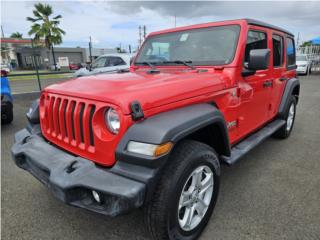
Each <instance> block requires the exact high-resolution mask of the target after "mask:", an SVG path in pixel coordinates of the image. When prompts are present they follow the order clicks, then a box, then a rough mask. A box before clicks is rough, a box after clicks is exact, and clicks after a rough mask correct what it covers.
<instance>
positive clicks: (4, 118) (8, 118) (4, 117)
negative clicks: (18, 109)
mask: <svg viewBox="0 0 320 240" xmlns="http://www.w3.org/2000/svg"><path fill="white" fill-rule="evenodd" d="M12 120H13V110H12V108H11V109H9V110H8V111H7V112H6V113H5V114H2V113H1V124H9V123H11V122H12Z"/></svg>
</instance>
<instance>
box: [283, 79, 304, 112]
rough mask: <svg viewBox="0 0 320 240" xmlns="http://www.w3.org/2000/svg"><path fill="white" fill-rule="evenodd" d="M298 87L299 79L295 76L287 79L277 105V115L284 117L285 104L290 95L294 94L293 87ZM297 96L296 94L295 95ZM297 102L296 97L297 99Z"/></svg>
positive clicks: (286, 104)
mask: <svg viewBox="0 0 320 240" xmlns="http://www.w3.org/2000/svg"><path fill="white" fill-rule="evenodd" d="M297 87H298V89H300V81H299V79H297V78H291V79H289V80H288V81H287V84H286V87H285V89H284V92H283V95H282V99H281V102H280V105H279V110H278V116H279V117H284V116H285V111H286V109H287V106H288V104H289V100H290V97H291V96H292V95H295V94H294V92H293V91H294V89H295V88H297ZM297 97H298V96H297ZM297 103H298V99H297Z"/></svg>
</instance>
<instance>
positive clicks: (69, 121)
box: [12, 19, 300, 239]
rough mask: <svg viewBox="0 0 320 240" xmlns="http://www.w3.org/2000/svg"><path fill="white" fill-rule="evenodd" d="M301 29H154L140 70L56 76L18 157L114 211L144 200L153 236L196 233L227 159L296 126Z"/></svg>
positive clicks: (83, 202) (31, 115)
mask: <svg viewBox="0 0 320 240" xmlns="http://www.w3.org/2000/svg"><path fill="white" fill-rule="evenodd" d="M295 69H296V65H295V46H294V36H293V35H292V34H291V33H290V32H288V31H286V30H284V29H281V28H279V27H276V26H272V25H269V24H266V23H263V22H260V21H256V20H251V19H243V20H234V21H224V22H214V23H207V24H199V25H193V26H188V27H180V28H174V29H169V30H165V31H159V32H154V33H151V34H150V35H149V36H148V38H147V39H146V41H145V42H144V44H143V46H142V47H141V49H140V51H139V53H138V54H137V56H136V58H135V59H134V61H133V63H132V66H131V68H130V71H129V72H122V73H117V74H103V75H95V76H88V77H85V78H81V79H73V80H70V81H66V82H62V83H59V84H55V85H52V86H50V87H47V88H46V89H45V90H44V91H43V92H42V94H41V97H40V99H39V100H38V101H36V102H34V103H33V105H32V107H31V108H30V110H29V112H28V113H27V118H28V120H29V123H30V124H29V125H28V127H27V128H26V129H24V130H21V131H20V132H18V133H17V134H16V136H15V139H16V143H15V144H14V146H13V147H12V154H13V158H14V161H15V163H16V164H17V165H18V166H19V167H21V168H23V169H25V170H27V171H28V172H30V173H31V174H32V175H34V176H35V177H36V178H37V179H38V180H40V181H41V182H42V183H43V184H44V185H46V186H47V187H48V188H49V189H50V190H51V191H52V192H53V194H54V195H55V196H56V197H58V198H59V199H61V200H62V201H64V202H66V203H68V204H70V205H73V206H77V207H81V208H86V209H89V210H91V211H95V212H98V213H102V214H105V215H109V216H116V215H119V214H123V213H126V212H128V211H129V210H132V209H134V208H139V207H142V206H143V209H144V213H145V222H146V227H147V229H148V230H149V232H150V233H151V235H152V238H153V239H196V238H197V237H198V236H199V235H200V234H201V232H202V230H203V229H204V227H205V225H206V224H207V222H208V221H209V219H210V216H211V214H212V211H213V209H214V206H215V203H216V201H217V197H218V191H219V179H220V164H221V163H226V164H228V165H232V164H234V163H235V162H237V161H238V160H239V159H240V158H241V157H242V156H243V155H244V154H246V153H247V152H248V151H250V150H251V149H252V148H254V147H255V146H257V145H258V144H260V143H261V142H262V141H263V140H264V139H266V138H267V137H269V136H276V137H279V138H287V137H288V136H289V135H290V132H291V131H292V127H293V123H294V119H295V113H296V104H297V103H298V98H299V89H300V84H299V80H298V79H297V78H296V71H295Z"/></svg>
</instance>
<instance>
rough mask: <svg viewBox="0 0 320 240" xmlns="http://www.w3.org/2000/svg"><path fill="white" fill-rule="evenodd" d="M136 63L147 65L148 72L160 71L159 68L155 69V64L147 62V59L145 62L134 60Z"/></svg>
mask: <svg viewBox="0 0 320 240" xmlns="http://www.w3.org/2000/svg"><path fill="white" fill-rule="evenodd" d="M136 64H143V65H148V66H149V67H150V68H151V69H150V70H149V71H148V73H159V72H160V70H159V69H157V68H156V67H155V65H153V64H152V63H151V62H147V61H145V62H136Z"/></svg>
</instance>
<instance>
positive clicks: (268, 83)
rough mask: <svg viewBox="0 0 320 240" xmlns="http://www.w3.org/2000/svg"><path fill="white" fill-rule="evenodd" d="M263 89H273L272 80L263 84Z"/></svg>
mask: <svg viewBox="0 0 320 240" xmlns="http://www.w3.org/2000/svg"><path fill="white" fill-rule="evenodd" d="M263 87H265V88H267V87H272V80H267V81H264V82H263Z"/></svg>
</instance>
